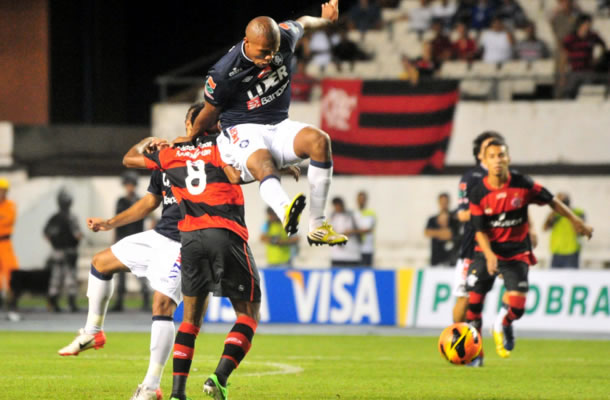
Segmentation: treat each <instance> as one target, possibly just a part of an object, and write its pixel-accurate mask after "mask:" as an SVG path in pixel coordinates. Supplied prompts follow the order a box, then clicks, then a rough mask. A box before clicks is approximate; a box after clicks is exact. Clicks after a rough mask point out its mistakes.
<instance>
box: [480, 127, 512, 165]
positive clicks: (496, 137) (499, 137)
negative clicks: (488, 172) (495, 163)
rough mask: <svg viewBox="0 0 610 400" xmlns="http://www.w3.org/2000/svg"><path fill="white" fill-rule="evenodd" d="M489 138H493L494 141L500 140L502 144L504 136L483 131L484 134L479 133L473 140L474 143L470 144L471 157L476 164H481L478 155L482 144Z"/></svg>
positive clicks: (494, 132)
mask: <svg viewBox="0 0 610 400" xmlns="http://www.w3.org/2000/svg"><path fill="white" fill-rule="evenodd" d="M489 138H494V140H500V141H502V142H504V136H502V135H501V134H499V133H498V132H496V131H485V132H483V133H481V134H480V135H479V136H477V137H476V138H475V139H474V141H473V142H472V155H473V156H474V161H475V162H476V163H477V164H480V163H481V160H479V153H480V152H481V146H482V145H483V142H484V141H486V140H487V139H489Z"/></svg>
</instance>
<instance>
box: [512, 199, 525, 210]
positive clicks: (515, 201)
mask: <svg viewBox="0 0 610 400" xmlns="http://www.w3.org/2000/svg"><path fill="white" fill-rule="evenodd" d="M510 205H511V206H513V207H515V208H519V207H521V206H522V205H523V200H521V197H513V199H512V200H511V201H510Z"/></svg>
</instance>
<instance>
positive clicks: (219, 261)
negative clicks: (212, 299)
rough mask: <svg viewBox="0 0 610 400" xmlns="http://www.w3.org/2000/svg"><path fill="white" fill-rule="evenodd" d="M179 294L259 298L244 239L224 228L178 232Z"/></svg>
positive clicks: (256, 275) (244, 298)
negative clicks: (180, 286)
mask: <svg viewBox="0 0 610 400" xmlns="http://www.w3.org/2000/svg"><path fill="white" fill-rule="evenodd" d="M181 237H182V249H181V254H182V294H184V295H185V296H198V295H205V294H206V293H210V292H212V293H213V294H214V296H218V297H228V298H230V299H235V300H245V301H250V302H253V303H259V302H260V301H261V289H260V277H259V274H258V269H257V268H256V264H255V263H254V257H252V252H251V251H250V247H249V246H248V243H246V242H245V241H244V240H243V239H242V238H241V237H239V236H238V235H237V234H235V233H233V232H231V231H229V230H227V229H217V228H210V229H201V230H197V231H192V232H181Z"/></svg>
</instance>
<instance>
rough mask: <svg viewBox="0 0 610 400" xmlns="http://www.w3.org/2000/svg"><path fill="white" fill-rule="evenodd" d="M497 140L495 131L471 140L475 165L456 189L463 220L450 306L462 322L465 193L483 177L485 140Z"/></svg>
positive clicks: (467, 247)
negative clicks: (452, 297) (453, 301)
mask: <svg viewBox="0 0 610 400" xmlns="http://www.w3.org/2000/svg"><path fill="white" fill-rule="evenodd" d="M494 139H497V140H500V141H502V142H503V141H504V137H502V135H500V134H499V133H497V132H491V131H486V132H483V133H481V134H480V135H478V136H477V137H476V138H475V139H474V141H473V142H472V152H473V155H474V159H475V161H476V165H475V167H474V168H471V169H469V170H468V171H466V173H465V174H464V175H463V176H462V179H460V183H459V189H458V208H457V218H458V220H459V221H460V222H462V223H463V233H462V238H461V241H460V250H459V254H458V262H457V264H456V266H455V284H454V288H453V295H454V296H455V297H456V300H455V306H454V307H453V322H464V321H465V319H466V309H467V308H468V292H467V291H466V275H467V273H468V267H469V266H470V264H471V263H472V259H473V257H474V244H475V243H474V233H475V232H474V227H473V226H472V223H471V222H470V209H469V205H468V193H469V191H470V190H472V189H473V188H474V187H475V186H477V185H478V184H479V183H480V182H481V180H483V177H485V176H487V167H485V164H484V163H483V152H484V150H485V148H486V147H487V145H488V144H489V142H491V141H492V140H494Z"/></svg>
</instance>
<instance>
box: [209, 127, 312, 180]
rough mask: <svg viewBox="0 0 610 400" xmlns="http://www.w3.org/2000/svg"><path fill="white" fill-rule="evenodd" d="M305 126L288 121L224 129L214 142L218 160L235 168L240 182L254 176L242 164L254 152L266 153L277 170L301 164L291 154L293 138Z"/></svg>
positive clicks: (251, 178)
mask: <svg viewBox="0 0 610 400" xmlns="http://www.w3.org/2000/svg"><path fill="white" fill-rule="evenodd" d="M308 126H310V125H309V124H305V123H303V122H298V121H292V120H290V119H285V120H283V121H282V122H280V123H279V124H276V125H262V124H239V125H235V126H232V127H229V128H227V129H224V130H223V132H222V133H221V134H220V135H219V136H218V139H217V141H216V143H217V145H218V151H220V155H221V157H222V160H223V161H224V162H225V163H227V164H229V165H232V166H233V167H235V168H236V169H238V170H239V171H240V172H241V179H242V180H243V181H244V182H251V181H253V180H254V177H253V176H252V174H251V173H250V171H248V168H247V167H246V161H248V158H249V157H250V155H252V153H254V152H255V151H257V150H260V149H267V150H269V151H270V152H271V156H272V157H273V160H274V161H275V164H276V166H277V167H278V168H280V169H281V168H284V167H286V166H288V165H294V164H298V163H300V162H301V161H303V160H302V159H301V158H299V157H297V155H296V154H295V153H294V138H295V136H296V135H297V133H299V132H300V131H301V130H302V129H303V128H306V127H308Z"/></svg>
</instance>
